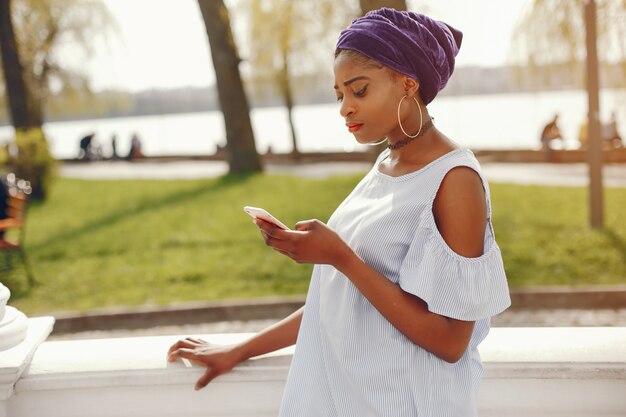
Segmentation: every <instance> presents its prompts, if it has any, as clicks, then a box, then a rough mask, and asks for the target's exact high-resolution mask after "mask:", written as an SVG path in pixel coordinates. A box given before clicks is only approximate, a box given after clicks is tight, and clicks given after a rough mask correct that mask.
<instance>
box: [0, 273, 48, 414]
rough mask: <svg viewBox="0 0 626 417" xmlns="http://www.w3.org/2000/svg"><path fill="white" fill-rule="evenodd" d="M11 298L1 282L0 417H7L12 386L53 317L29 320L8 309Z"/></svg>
mask: <svg viewBox="0 0 626 417" xmlns="http://www.w3.org/2000/svg"><path fill="white" fill-rule="evenodd" d="M10 296H11V292H10V291H9V289H8V288H7V287H5V286H4V285H2V283H0V417H7V416H8V404H9V400H10V398H11V396H12V395H13V390H14V387H15V383H16V382H17V381H18V379H20V376H21V375H22V372H24V370H25V369H26V367H27V366H28V365H29V364H30V361H31V359H32V357H33V355H34V354H35V350H37V347H38V346H39V345H40V344H41V343H42V342H43V341H44V340H46V338H47V337H48V335H49V334H50V332H51V331H52V326H53V325H54V318H52V317H38V318H33V319H28V318H27V317H26V316H25V315H24V313H22V312H21V311H19V310H17V309H16V308H14V307H10V306H7V301H8V300H9V297H10Z"/></svg>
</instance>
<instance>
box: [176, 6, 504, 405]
mask: <svg viewBox="0 0 626 417" xmlns="http://www.w3.org/2000/svg"><path fill="white" fill-rule="evenodd" d="M461 38H462V34H461V33H460V32H459V31H457V30H456V29H454V28H451V27H449V26H448V25H446V24H444V23H442V22H437V21H434V20H432V19H430V18H428V17H426V16H424V15H421V14H417V13H410V12H398V11H395V10H392V9H381V10H377V11H374V12H370V13H368V14H367V15H366V16H365V17H363V18H360V19H356V20H355V21H353V22H352V24H351V25H350V26H349V27H348V28H347V29H346V30H344V31H343V32H342V33H341V35H340V37H339V40H338V43H337V50H336V54H335V66H334V69H335V82H336V85H335V91H336V94H337V98H338V100H339V101H341V108H340V114H341V116H342V117H343V118H344V119H345V121H346V126H347V128H348V130H349V131H350V132H351V133H352V134H353V135H354V136H355V138H356V140H357V141H358V142H359V143H365V144H373V143H376V142H378V141H379V140H380V138H386V140H387V141H388V142H389V148H388V149H386V150H385V151H383V152H382V153H381V155H380V156H379V157H378V160H377V161H376V163H375V164H374V166H373V167H372V169H371V171H370V172H369V173H368V174H367V175H366V176H365V178H363V180H362V181H361V182H360V183H359V184H358V185H357V186H356V188H355V189H354V190H353V191H352V193H351V194H350V195H349V196H348V197H347V198H346V200H345V201H344V202H343V203H342V204H341V205H340V206H339V207H338V208H337V210H336V211H335V213H334V214H333V215H332V216H331V218H330V220H329V222H328V225H325V224H324V223H322V222H320V221H318V220H307V221H302V222H299V223H298V224H297V225H296V227H295V230H294V231H288V230H281V229H280V228H278V227H276V226H273V225H271V224H269V223H266V222H263V221H261V220H257V221H256V224H257V226H258V227H259V228H260V230H261V234H262V235H263V237H264V239H265V241H266V243H267V244H268V245H269V246H271V247H272V248H273V249H275V250H277V251H278V252H280V253H282V254H284V255H285V256H289V257H290V258H292V259H293V260H295V261H297V262H301V263H303V262H306V263H313V264H315V266H314V269H313V276H312V278H311V283H310V288H309V292H308V295H307V299H306V305H305V307H303V309H301V310H298V311H297V312H295V313H294V314H292V315H291V316H290V317H288V318H286V319H284V320H283V321H281V322H280V323H278V324H276V325H274V326H272V327H270V328H269V329H266V330H265V331H263V332H261V333H259V334H258V335H256V336H254V337H252V338H251V339H250V340H247V341H245V342H244V343H242V344H240V345H237V346H224V347H215V346H209V345H208V344H207V343H205V342H203V341H201V340H196V339H185V340H181V341H179V342H178V343H176V344H175V345H174V346H172V347H171V348H170V351H169V358H170V360H176V359H178V358H188V359H191V360H194V361H196V362H199V363H202V364H204V365H206V366H207V371H206V373H205V374H204V375H203V377H202V378H200V380H199V381H198V383H197V385H196V388H200V387H203V386H205V385H206V384H207V383H208V382H209V381H210V380H212V379H213V378H215V377H216V376H218V375H220V374H223V373H225V372H227V371H229V370H230V369H232V368H233V367H234V366H235V365H236V364H237V363H239V362H241V361H243V360H245V359H247V358H250V357H253V356H256V355H260V354H263V353H266V352H270V351H274V350H277V349H279V348H282V347H286V346H289V345H292V344H294V343H295V342H296V339H297V345H296V348H295V353H294V357H293V361H292V364H291V369H290V372H289V376H288V379H287V385H286V388H285V393H284V396H283V402H282V405H281V411H280V415H281V416H316V417H320V416H422V415H432V416H464V417H466V416H474V415H476V398H477V392H478V386H479V383H480V379H481V374H482V366H481V362H480V356H479V354H478V351H477V349H476V348H477V346H478V344H479V343H480V342H481V341H482V340H483V339H484V338H485V336H486V335H487V333H488V331H489V320H490V317H491V316H493V315H495V314H498V313H499V312H501V311H502V310H504V309H505V308H507V307H508V306H509V304H510V299H509V294H508V288H507V283H506V277H505V274H504V268H503V266H502V258H501V255H500V250H499V248H498V246H497V244H496V242H495V240H494V235H493V229H492V225H491V206H490V201H489V188H488V185H487V182H486V181H485V179H484V177H483V176H482V174H481V173H480V168H479V165H478V162H477V161H476V159H475V158H474V156H473V154H472V153H471V152H470V151H469V150H467V149H464V148H460V147H458V146H457V145H456V144H455V143H454V142H452V141H451V140H450V139H448V138H447V137H446V136H445V135H443V134H442V133H441V132H439V131H438V130H437V128H435V127H434V125H433V121H432V118H431V117H430V116H429V113H428V109H427V108H426V106H427V105H428V104H429V103H430V102H431V101H432V100H433V98H434V97H435V96H436V95H437V93H438V92H439V91H440V90H441V89H442V88H443V87H444V86H445V85H446V82H447V81H448V79H449V77H450V76H451V74H452V70H453V68H454V58H455V56H456V54H457V53H458V48H459V46H460V43H461Z"/></svg>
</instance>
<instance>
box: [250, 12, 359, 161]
mask: <svg viewBox="0 0 626 417" xmlns="http://www.w3.org/2000/svg"><path fill="white" fill-rule="evenodd" d="M240 6H241V7H240V9H241V11H242V12H248V14H249V17H248V19H249V22H250V26H251V30H250V32H249V35H250V36H249V44H250V52H249V54H248V63H249V65H250V71H251V78H252V81H253V85H255V86H262V87H263V90H265V91H267V90H270V91H271V90H272V89H268V88H267V84H270V85H271V86H274V87H275V89H276V90H277V92H278V94H279V95H280V96H281V97H282V99H283V102H284V104H285V107H286V108H287V117H288V120H289V127H290V131H291V140H292V145H293V151H292V153H293V155H294V156H296V157H297V156H298V154H299V150H298V140H297V137H296V129H295V123H294V120H293V107H294V105H295V99H294V95H295V94H294V93H295V92H294V86H293V80H294V78H295V77H296V76H302V75H304V74H313V73H318V72H326V71H328V69H329V68H330V65H329V63H330V62H331V56H332V54H331V52H329V51H332V48H333V46H332V45H333V43H334V41H335V40H336V39H334V36H331V35H332V34H334V33H336V32H337V31H338V30H339V29H340V28H341V27H344V26H345V25H346V24H347V23H348V22H349V21H350V19H352V18H353V17H354V16H355V13H354V10H353V8H352V7H351V5H350V4H349V3H348V2H346V1H345V0H342V1H337V0H335V1H333V0H311V1H293V0H252V4H250V2H249V1H248V0H245V1H244V2H242V3H240ZM244 6H245V7H244ZM322 65H323V68H322Z"/></svg>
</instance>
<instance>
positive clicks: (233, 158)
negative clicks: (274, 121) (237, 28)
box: [198, 0, 262, 173]
mask: <svg viewBox="0 0 626 417" xmlns="http://www.w3.org/2000/svg"><path fill="white" fill-rule="evenodd" d="M198 4H199V6H200V12H201V13H202V18H203V20H204V26H205V28H206V33H207V36H208V38H209V45H210V47H211V57H212V59H213V66H214V68H215V77H216V79H217V91H218V94H219V101H220V107H221V109H222V113H223V114H224V124H225V127H226V150H227V153H228V162H229V165H230V172H231V173H240V172H258V171H261V170H262V166H261V161H260V159H259V154H258V153H257V150H256V146H255V143H254V133H253V132H252V123H251V122H250V108H249V106H248V100H247V98H246V94H245V91H244V89H243V83H242V82H241V76H240V74H239V62H240V59H239V56H238V54H237V47H236V45H235V39H234V38H233V34H232V31H231V27H230V19H229V17H228V10H227V9H226V6H225V5H224V2H223V0H198Z"/></svg>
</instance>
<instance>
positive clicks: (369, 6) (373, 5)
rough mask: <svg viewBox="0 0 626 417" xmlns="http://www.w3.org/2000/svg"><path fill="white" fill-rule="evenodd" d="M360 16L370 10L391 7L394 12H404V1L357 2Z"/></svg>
mask: <svg viewBox="0 0 626 417" xmlns="http://www.w3.org/2000/svg"><path fill="white" fill-rule="evenodd" d="M359 5H360V6H361V14H363V15H365V14H366V13H367V12H369V11H370V10H376V9H380V8H381V7H391V8H392V9H396V10H406V0H359Z"/></svg>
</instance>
